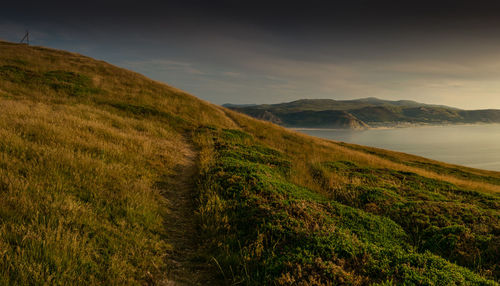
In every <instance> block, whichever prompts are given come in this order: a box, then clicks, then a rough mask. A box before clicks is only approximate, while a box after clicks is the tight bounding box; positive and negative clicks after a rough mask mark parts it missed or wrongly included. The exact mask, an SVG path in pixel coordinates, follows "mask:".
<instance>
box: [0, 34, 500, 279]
mask: <svg viewBox="0 0 500 286" xmlns="http://www.w3.org/2000/svg"><path fill="white" fill-rule="evenodd" d="M0 108H1V109H0V110H2V112H1V113H0V118H1V120H0V193H1V196H0V221H1V224H0V249H1V251H2V254H3V255H2V258H0V284H18V285H26V284H148V283H149V284H154V283H160V282H161V281H165V279H166V280H168V279H174V280H175V278H176V277H175V275H172V273H171V270H172V269H173V268H174V267H175V263H176V262H175V261H172V254H176V253H178V251H179V250H178V249H175V248H176V247H177V246H176V245H175V244H172V243H171V242H172V237H170V236H171V235H173V234H172V232H171V231H169V230H167V229H165V227H167V226H169V227H172V226H174V225H175V224H172V223H167V222H170V221H171V220H172V219H174V216H172V207H173V206H172V204H169V201H171V199H169V196H172V195H173V194H175V192H176V190H175V189H173V188H176V187H178V186H179V184H176V181H177V179H176V178H179V176H183V175H186V174H182V172H183V170H185V169H186V167H185V166H189V165H190V164H191V163H189V162H187V160H189V159H190V158H191V157H192V156H191V154H190V152H192V150H196V152H197V157H196V158H197V159H196V164H197V165H198V168H197V170H198V171H199V174H197V175H196V176H195V177H193V178H191V180H196V184H197V189H196V190H193V192H194V193H193V196H195V199H196V200H195V206H196V209H197V212H196V213H194V214H193V215H195V216H196V219H197V221H198V225H197V227H198V229H199V235H200V236H201V237H200V240H199V244H200V245H201V246H202V248H201V249H200V250H199V251H198V253H197V254H196V257H194V258H196V259H197V260H198V261H200V260H201V261H204V262H205V263H206V264H207V265H210V266H211V267H212V273H214V274H217V275H219V276H220V279H221V283H222V282H227V283H235V282H241V283H244V284H254V285H256V284H263V283H266V284H272V283H275V284H284V285H287V284H302V285H307V284H310V285H317V284H326V285H328V284H360V285H363V284H372V283H378V284H384V283H385V284H386V285H387V284H400V283H407V284H413V285H426V284H438V285H445V284H446V285H449V284H477V285H494V284H495V283H496V282H495V281H497V282H498V281H499V279H500V274H499V273H500V270H499V265H498V262H497V260H498V259H497V257H499V256H500V250H499V244H500V243H499V237H500V224H499V219H500V214H499V203H500V198H499V195H498V194H499V191H500V174H499V173H497V172H489V171H482V170H476V169H471V168H465V167H460V166H453V165H448V164H444V163H440V162H435V161H432V160H427V159H423V158H420V157H416V156H411V155H407V154H402V153H396V152H391V151H385V150H380V149H375V148H367V147H363V146H357V145H351V144H344V143H337V142H332V141H328V140H323V139H318V138H312V137H309V136H306V135H302V134H299V133H295V132H291V131H288V130H286V129H283V128H281V127H278V126H276V125H273V124H270V123H266V122H262V121H257V120H255V119H252V118H250V117H248V116H245V115H241V114H238V113H236V112H233V111H230V110H227V109H224V108H220V107H217V106H214V105H211V104H208V103H206V102H203V101H201V100H199V99H196V98H195V97H192V96H190V95H188V94H185V93H183V92H182V91H179V90H177V89H174V88H171V87H169V86H166V85H164V84H160V83H157V82H154V81H151V80H149V79H147V78H145V77H143V76H140V75H138V74H135V73H132V72H129V71H126V70H123V69H119V68H116V67H114V66H111V65H109V64H106V63H104V62H100V61H95V60H92V59H89V58H86V57H83V56H80V55H76V54H71V53H67V52H61V51H54V50H49V49H45V48H38V47H29V46H25V45H16V44H9V43H4V42H0ZM177 191H178V190H177ZM172 201H175V200H172ZM176 233H177V234H178V233H179V232H176Z"/></svg>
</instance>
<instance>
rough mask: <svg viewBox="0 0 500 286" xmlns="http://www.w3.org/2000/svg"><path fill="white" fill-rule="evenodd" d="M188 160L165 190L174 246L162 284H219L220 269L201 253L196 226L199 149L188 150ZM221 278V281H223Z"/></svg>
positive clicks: (169, 237)
mask: <svg viewBox="0 0 500 286" xmlns="http://www.w3.org/2000/svg"><path fill="white" fill-rule="evenodd" d="M186 159H187V163H186V164H184V166H183V167H182V169H181V170H180V171H179V172H178V173H177V174H178V175H177V176H175V177H173V178H171V180H169V181H170V182H172V183H171V184H170V185H169V186H168V187H166V188H165V190H164V191H163V194H164V196H165V198H167V200H168V210H169V212H168V214H167V216H166V218H165V227H166V231H167V243H169V244H170V245H171V246H172V250H171V251H169V253H168V254H167V257H166V259H167V262H168V264H169V270H168V272H167V273H166V276H167V279H165V280H163V281H161V282H160V283H159V284H160V285H169V286H170V285H216V284H217V280H215V278H214V277H215V274H216V273H214V272H215V271H216V270H215V269H214V268H213V267H212V265H210V264H209V263H207V262H206V261H203V259H202V258H201V257H200V256H199V254H198V253H199V247H200V245H201V238H200V237H199V234H198V232H197V230H196V217H195V195H196V189H195V187H196V186H195V181H194V178H195V176H196V175H197V166H196V153H195V151H194V150H190V151H189V152H188V153H187V154H186ZM219 282H220V281H219Z"/></svg>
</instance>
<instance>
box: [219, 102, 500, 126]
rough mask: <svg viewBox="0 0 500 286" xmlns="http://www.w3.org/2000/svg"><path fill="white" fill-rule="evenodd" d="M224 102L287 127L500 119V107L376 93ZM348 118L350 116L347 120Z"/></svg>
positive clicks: (381, 124) (496, 121)
mask: <svg viewBox="0 0 500 286" xmlns="http://www.w3.org/2000/svg"><path fill="white" fill-rule="evenodd" d="M225 106H227V107H228V108H231V109H233V110H236V111H239V112H242V113H245V114H247V115H250V116H252V117H255V118H258V119H263V120H268V121H271V122H273V123H277V124H280V125H284V126H288V127H316V128H346V129H359V128H367V127H369V126H371V127H382V126H384V127H388V126H389V127H391V126H397V125H401V124H453V123H455V124H460V123H461V124H463V123H499V122H500V110H495V109H490V110H460V109H457V108H453V107H448V106H441V105H430V104H423V103H418V102H415V101H409V100H399V101H390V100H381V99H377V98H373V97H370V98H362V99H355V100H332V99H301V100H297V101H292V102H287V103H279V104H262V105H249V106H238V105H225ZM263 115H265V116H263ZM346 118H349V120H348V121H346V120H345V119H346ZM311 123H312V124H311Z"/></svg>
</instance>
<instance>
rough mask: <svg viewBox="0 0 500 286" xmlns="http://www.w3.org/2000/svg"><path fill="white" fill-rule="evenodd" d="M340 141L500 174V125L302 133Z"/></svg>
mask: <svg viewBox="0 0 500 286" xmlns="http://www.w3.org/2000/svg"><path fill="white" fill-rule="evenodd" d="M298 131H300V132H303V133H306V134H309V135H313V136H316V137H323V138H327V139H333V140H337V141H343V142H349V143H356V144H360V145H367V146H372V147H378V148H384V149H389V150H396V151H401V152H405V153H410V154H415V155H419V156H423V157H427V158H430V159H435V160H439V161H444V162H448V163H453V164H458V165H464V166H469V167H474V168H480V169H487V170H495V171H500V124H491V125H451V126H430V127H413V128H395V129H373V130H364V131H351V130H303V129H300V130H298Z"/></svg>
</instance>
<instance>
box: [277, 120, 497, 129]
mask: <svg viewBox="0 0 500 286" xmlns="http://www.w3.org/2000/svg"><path fill="white" fill-rule="evenodd" d="M478 125H500V122H478V123H441V124H426V123H409V124H396V125H393V126H375V127H368V128H321V127H287V126H283V127H285V128H287V129H290V130H294V131H301V130H305V131H367V130H389V129H399V128H419V127H446V126H478Z"/></svg>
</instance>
